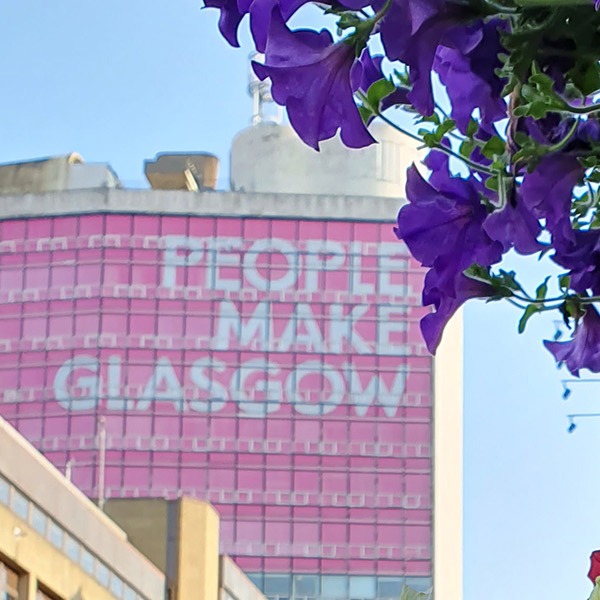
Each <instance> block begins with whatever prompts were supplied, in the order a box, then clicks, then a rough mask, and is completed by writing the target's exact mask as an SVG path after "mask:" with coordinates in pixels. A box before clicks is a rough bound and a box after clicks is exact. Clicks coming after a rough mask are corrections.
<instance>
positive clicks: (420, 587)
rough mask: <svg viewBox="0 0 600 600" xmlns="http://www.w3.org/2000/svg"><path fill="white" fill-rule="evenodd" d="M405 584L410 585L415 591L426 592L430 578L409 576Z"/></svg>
mask: <svg viewBox="0 0 600 600" xmlns="http://www.w3.org/2000/svg"><path fill="white" fill-rule="evenodd" d="M406 585H410V587H411V588H413V589H415V590H417V592H428V591H429V590H430V589H431V579H429V577H409V578H408V579H407V580H406Z"/></svg>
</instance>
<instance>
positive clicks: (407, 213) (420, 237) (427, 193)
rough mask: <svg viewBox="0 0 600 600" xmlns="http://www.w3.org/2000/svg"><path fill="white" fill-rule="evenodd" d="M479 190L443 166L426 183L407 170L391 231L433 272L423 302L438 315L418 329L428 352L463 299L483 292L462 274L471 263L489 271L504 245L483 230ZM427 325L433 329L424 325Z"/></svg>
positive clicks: (499, 256) (417, 174)
mask: <svg viewBox="0 0 600 600" xmlns="http://www.w3.org/2000/svg"><path fill="white" fill-rule="evenodd" d="M431 160H434V161H439V160H442V159H440V158H439V156H437V155H436V156H434V157H432V158H431V159H430V163H431ZM440 166H441V167H443V164H442V165H440ZM479 186H480V184H479V182H477V183H475V182H474V181H473V180H470V179H461V178H460V177H452V176H451V175H450V173H448V172H447V171H446V170H445V168H440V169H438V170H436V171H435V177H433V178H432V181H429V182H427V181H425V180H424V179H423V177H422V176H421V175H420V174H419V172H418V171H417V169H416V167H415V166H414V165H413V166H412V167H411V168H410V169H409V170H408V175H407V183H406V195H407V198H408V201H409V204H406V205H405V206H403V207H402V208H401V209H400V212H399V213H398V225H397V227H396V228H395V229H394V232H395V233H396V236H397V237H398V238H399V239H402V240H404V242H405V243H406V245H407V246H408V248H409V250H410V252H411V254H412V255H413V256H414V257H415V258H416V259H417V260H418V261H419V262H420V263H421V264H422V265H423V266H425V267H430V268H431V269H430V271H429V272H428V274H427V278H426V287H425V288H424V291H423V303H424V304H425V305H429V304H433V305H434V307H435V308H436V316H435V317H434V318H431V317H430V318H429V319H427V321H424V322H423V325H422V331H423V335H424V336H425V341H426V343H427V346H428V348H429V349H430V350H431V351H434V350H435V348H436V346H437V343H438V342H439V338H438V337H437V334H438V333H441V330H442V328H443V326H444V324H445V322H446V320H447V319H448V318H450V316H451V315H452V314H453V313H454V311H455V310H456V308H458V306H460V304H462V303H463V302H464V301H465V300H466V299H467V297H472V296H471V295H469V294H472V293H474V290H475V289H481V288H476V287H475V288H474V287H473V286H471V285H470V284H469V285H468V286H467V285H466V283H465V282H464V281H463V277H464V276H463V271H464V270H465V269H468V268H469V267H470V266H472V265H473V264H474V263H477V264H479V265H482V266H486V267H487V266H490V265H492V264H494V263H497V262H498V261H500V259H501V258H502V245H501V244H500V243H498V242H496V241H494V240H492V239H491V238H490V237H489V236H488V235H487V233H486V232H485V231H484V230H483V228H482V224H483V222H484V220H485V218H486V216H487V210H486V208H485V206H483V205H482V204H481V202H480V199H479V192H478V189H479ZM475 295H477V294H475ZM426 323H433V325H429V326H425V324H426Z"/></svg>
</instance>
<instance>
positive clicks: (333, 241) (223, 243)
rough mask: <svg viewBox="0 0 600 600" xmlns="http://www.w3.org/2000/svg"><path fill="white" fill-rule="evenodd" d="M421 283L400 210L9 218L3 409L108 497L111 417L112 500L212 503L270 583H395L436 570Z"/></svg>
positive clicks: (0, 258) (326, 587) (310, 593)
mask: <svg viewBox="0 0 600 600" xmlns="http://www.w3.org/2000/svg"><path fill="white" fill-rule="evenodd" d="M421 282H422V272H421V270H419V269H418V268H417V267H416V265H415V264H414V262H413V261H412V260H411V259H410V258H409V256H408V254H407V252H406V248H405V247H404V246H403V245H402V244H401V243H399V242H398V241H396V240H395V239H394V237H393V233H392V231H391V225H389V224H387V223H385V224H382V223H369V222H350V221H347V222H339V221H295V220H276V219H267V218H261V219H251V218H228V217H218V218H217V217H214V218H213V217H210V218H209V217H195V216H159V215H125V214H123V215H80V216H65V217H53V218H43V219H42V218H40V219H26V220H18V219H17V220H10V221H4V222H2V223H0V413H1V414H2V415H3V416H4V417H5V418H7V419H8V420H9V421H10V422H11V423H12V424H13V425H14V426H15V427H17V429H18V430H19V431H20V432H21V433H22V434H23V435H25V436H26V437H27V438H28V439H29V440H30V441H31V442H32V443H34V444H35V445H36V446H37V447H38V448H39V449H40V450H41V451H42V452H44V454H45V455H46V456H47V457H48V458H50V460H52V461H53V462H54V463H55V464H56V465H57V466H58V467H59V468H61V469H63V470H64V469H65V468H66V465H67V463H69V466H70V470H71V474H72V479H73V481H74V483H75V484H76V485H78V486H79V487H80V488H81V489H83V491H85V492H86V493H87V494H89V495H90V496H97V495H98V487H97V486H98V479H99V478H98V463H99V437H100V436H99V435H98V427H99V417H100V416H102V417H103V418H104V423H105V428H106V470H105V474H104V475H105V485H106V489H105V494H106V496H108V497H111V496H124V497H139V496H165V497H167V498H175V497H177V496H178V495H179V494H180V493H184V494H187V495H190V496H195V497H198V498H203V499H206V500H208V501H210V502H211V503H212V504H214V505H215V506H216V507H217V509H218V511H219V513H220V515H221V539H222V551H223V552H226V553H227V554H229V555H230V556H232V557H233V558H234V559H235V560H236V562H237V563H238V564H239V565H240V567H242V568H243V569H244V570H245V571H246V572H248V573H251V574H252V576H253V578H254V579H255V580H256V581H257V582H258V583H260V587H261V588H263V589H264V590H265V593H266V594H267V595H268V596H270V597H273V598H275V597H278V598H288V597H292V596H294V597H307V598H314V597H321V598H338V597H339V598H341V597H344V598H365V599H367V598H376V597H392V596H393V595H395V594H396V591H397V588H398V585H399V582H401V581H404V578H410V581H411V582H413V583H414V584H416V586H417V587H419V586H423V585H425V586H427V582H428V581H429V580H430V579H429V578H430V577H431V523H432V504H431V502H432V499H431V485H432V476H431V474H432V462H431V458H432V457H431V386H432V378H431V369H432V362H431V358H430V357H429V355H428V354H427V352H426V349H425V347H424V345H423V343H422V341H421V337H420V333H419V325H418V321H419V319H420V317H421V316H422V309H420V308H419V307H418V304H419V296H420V289H421ZM1 494H2V489H1V488H0V495H1ZM14 510H15V511H18V510H19V507H18V506H15V507H14ZM31 518H34V517H31ZM35 519H36V521H35V522H36V523H38V526H39V527H42V521H41V519H40V518H38V517H37V516H36V517H35ZM53 525H54V524H53V523H52V522H49V523H47V524H45V525H44V526H45V527H46V528H47V529H46V530H47V532H48V533H47V535H49V536H51V539H54V538H55V539H56V543H60V544H61V545H62V544H65V543H66V548H67V552H69V542H68V538H67V540H66V541H65V539H62V538H61V539H60V540H59V539H58V536H57V535H56V536H54V537H52V536H53V534H52V531H53V530H52V527H53ZM71 551H72V552H75V551H76V549H75V548H71ZM79 560H80V561H81V563H82V565H83V564H85V560H86V559H85V550H83V549H82V551H81V555H80V556H79ZM92 568H93V567H92ZM95 575H96V576H97V577H98V578H99V579H102V582H103V585H109V586H111V587H114V589H121V584H120V582H119V581H116V580H115V581H111V580H110V579H106V576H105V573H104V572H103V571H101V569H100V571H98V565H96V571H95ZM104 580H106V583H105V582H104ZM259 580H260V581H259ZM388 594H390V595H389V596H388Z"/></svg>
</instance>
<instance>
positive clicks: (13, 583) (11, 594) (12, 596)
mask: <svg viewBox="0 0 600 600" xmlns="http://www.w3.org/2000/svg"><path fill="white" fill-rule="evenodd" d="M0 582H2V583H3V584H4V585H3V587H4V600H16V599H17V597H18V595H19V593H18V589H19V575H18V573H16V572H15V571H13V570H12V569H11V568H10V567H9V566H8V565H5V564H4V563H3V562H0Z"/></svg>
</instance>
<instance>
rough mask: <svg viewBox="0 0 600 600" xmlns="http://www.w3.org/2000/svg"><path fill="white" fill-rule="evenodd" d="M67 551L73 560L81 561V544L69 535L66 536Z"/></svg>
mask: <svg viewBox="0 0 600 600" xmlns="http://www.w3.org/2000/svg"><path fill="white" fill-rule="evenodd" d="M65 552H66V553H67V556H68V557H69V558H70V559H71V560H73V561H75V562H79V544H78V543H77V542H76V541H75V540H74V539H73V538H72V537H71V536H69V535H67V536H65Z"/></svg>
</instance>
